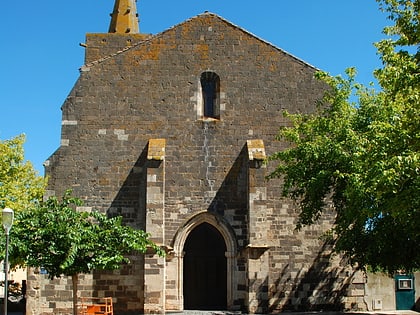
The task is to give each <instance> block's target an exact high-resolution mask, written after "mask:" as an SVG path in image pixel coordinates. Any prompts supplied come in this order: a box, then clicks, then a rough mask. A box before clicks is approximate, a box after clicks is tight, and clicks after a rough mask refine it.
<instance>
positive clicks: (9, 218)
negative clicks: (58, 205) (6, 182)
mask: <svg viewBox="0 0 420 315" xmlns="http://www.w3.org/2000/svg"><path fill="white" fill-rule="evenodd" d="M13 216H14V213H13V210H12V209H10V208H4V209H3V211H2V221H3V228H4V232H5V233H6V257H5V258H4V313H3V314H4V315H7V295H8V294H7V293H8V292H7V291H8V289H9V288H8V283H7V274H8V272H9V271H8V267H9V232H10V229H11V228H12V225H13Z"/></svg>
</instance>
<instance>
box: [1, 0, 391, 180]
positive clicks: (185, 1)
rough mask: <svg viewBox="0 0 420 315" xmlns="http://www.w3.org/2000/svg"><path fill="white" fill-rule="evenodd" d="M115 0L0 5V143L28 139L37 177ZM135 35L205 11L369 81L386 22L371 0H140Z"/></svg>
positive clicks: (377, 64)
mask: <svg viewBox="0 0 420 315" xmlns="http://www.w3.org/2000/svg"><path fill="white" fill-rule="evenodd" d="M113 4H114V0H72V1H56V0H55V1H53V0H42V1H29V0H24V1H14V0H10V1H6V0H5V1H3V5H2V12H3V14H2V24H3V31H2V43H1V45H0V47H1V50H0V57H1V58H0V67H1V75H0V113H1V116H0V117H1V120H0V139H1V140H5V139H10V138H11V137H14V136H16V135H19V134H21V133H25V134H26V144H25V157H26V159H28V160H30V161H31V162H32V163H33V164H34V166H35V168H36V169H37V170H38V171H39V173H40V174H43V173H44V168H43V166H42V163H43V162H44V161H45V160H46V159H47V158H48V157H49V156H50V155H51V154H52V153H53V152H54V151H55V150H56V149H57V148H58V147H59V143H60V128H61V110H60V107H61V105H62V104H63V102H64V100H65V98H66V97H67V95H68V93H69V92H70V90H71V88H72V87H73V85H74V83H75V82H76V80H77V78H78V75H79V71H78V69H79V68H80V66H81V65H82V64H83V58H84V49H83V48H82V47H80V46H79V43H83V42H84V41H85V34H86V33H106V32H107V31H108V26H109V22H110V16H109V13H111V11H112V9H113ZM137 9H138V11H139V14H140V19H141V20H140V31H141V32H142V33H151V34H156V33H160V32H162V31H164V30H165V29H167V28H169V27H171V26H174V25H176V24H178V23H180V22H182V21H184V20H186V19H188V18H190V17H193V16H195V15H198V14H200V13H203V12H204V11H210V12H213V13H216V14H218V15H220V16H222V17H223V18H225V19H227V20H229V21H230V22H232V23H234V24H236V25H238V26H240V27H241V28H243V29H245V30H247V31H249V32H251V33H253V34H254V35H256V36H258V37H260V38H262V39H264V40H266V41H268V42H270V43H272V44H274V45H276V46H277V47H279V48H281V49H283V50H286V51H287V52H289V53H291V54H293V55H294V56H296V57H298V58H300V59H302V60H304V61H306V62H308V63H310V64H312V65H313V66H315V67H317V68H319V69H321V70H324V71H327V72H329V73H331V74H333V75H337V74H342V73H344V70H345V69H346V68H347V67H352V66H355V67H357V69H358V73H359V75H358V80H359V81H360V82H362V83H365V84H367V83H369V82H371V81H373V76H372V71H373V70H374V69H376V68H378V67H380V61H379V58H378V56H377V55H376V50H375V48H374V47H373V43H374V42H376V41H378V40H380V39H382V38H384V35H383V34H382V29H383V27H384V26H385V25H388V24H390V22H389V21H388V20H387V19H386V15H385V14H384V13H382V12H380V11H379V6H378V4H377V2H376V1H375V0H351V1H347V0H260V1H255V0H253V1H251V0H241V1H239V0H179V1H173V0H139V1H138V2H137Z"/></svg>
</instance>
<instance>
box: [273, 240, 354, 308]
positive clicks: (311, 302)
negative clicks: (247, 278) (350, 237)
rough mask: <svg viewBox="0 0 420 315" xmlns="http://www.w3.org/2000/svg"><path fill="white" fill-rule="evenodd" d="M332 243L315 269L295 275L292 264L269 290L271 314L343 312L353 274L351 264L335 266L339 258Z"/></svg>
mask: <svg viewBox="0 0 420 315" xmlns="http://www.w3.org/2000/svg"><path fill="white" fill-rule="evenodd" d="M331 247H332V246H331V244H329V243H324V244H323V246H322V247H321V249H320V250H319V252H318V254H317V256H316V258H315V260H314V261H313V263H312V265H311V267H310V268H309V269H308V270H307V271H304V270H301V271H299V272H298V273H297V274H296V276H295V277H292V276H291V270H292V269H294V268H293V266H292V264H294V263H293V262H290V263H289V264H287V265H286V266H285V267H284V268H283V270H282V271H281V273H280V275H279V277H278V279H277V280H276V281H275V282H274V284H273V286H272V287H271V288H269V291H270V292H269V296H270V297H271V301H272V302H271V305H270V309H269V311H270V312H279V311H343V310H344V301H343V297H344V296H345V295H346V292H347V291H348V289H349V285H350V283H351V281H350V279H351V277H352V275H353V274H348V273H349V269H348V268H347V261H346V260H345V259H341V260H340V261H339V263H338V266H331V261H332V260H333V259H334V258H338V257H336V256H335V255H334V254H332V253H331Z"/></svg>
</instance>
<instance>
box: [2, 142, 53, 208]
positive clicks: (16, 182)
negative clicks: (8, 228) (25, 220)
mask: <svg viewBox="0 0 420 315" xmlns="http://www.w3.org/2000/svg"><path fill="white" fill-rule="evenodd" d="M24 142H25V136H24V135H20V136H17V137H15V138H12V139H10V140H0V209H3V208H5V207H9V208H12V209H13V210H14V211H21V210H23V209H26V208H28V207H31V206H32V205H33V204H34V203H36V202H38V201H40V200H41V199H42V196H43V194H44V189H45V184H46V180H45V179H44V178H43V177H42V176H39V175H38V174H37V172H36V171H35V170H34V168H33V166H32V164H31V163H30V162H29V161H25V160H24V149H23V144H24Z"/></svg>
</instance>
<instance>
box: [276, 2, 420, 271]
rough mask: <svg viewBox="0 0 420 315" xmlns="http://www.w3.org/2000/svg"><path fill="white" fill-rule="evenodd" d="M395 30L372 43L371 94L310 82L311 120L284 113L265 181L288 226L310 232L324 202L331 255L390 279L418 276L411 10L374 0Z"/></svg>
mask: <svg viewBox="0 0 420 315" xmlns="http://www.w3.org/2000/svg"><path fill="white" fill-rule="evenodd" d="M378 2H379V3H380V6H381V9H382V10H384V11H386V12H388V14H389V18H390V20H392V21H393V22H394V25H393V26H391V27H387V28H385V29H384V33H385V34H386V35H387V36H388V37H387V39H385V40H382V41H380V42H379V43H376V47H377V49H378V54H379V56H380V58H381V60H382V62H383V67H382V68H381V69H378V70H376V71H375V73H374V75H375V77H376V78H377V80H378V82H379V85H380V87H381V89H380V91H376V90H375V89H373V88H372V87H365V86H363V85H361V84H359V83H357V82H355V70H354V69H348V70H347V71H346V74H347V76H346V78H342V77H340V76H338V77H331V76H329V75H327V74H325V73H318V77H319V78H320V79H322V80H324V81H325V82H326V83H327V84H328V86H329V89H328V91H327V92H326V94H325V97H324V99H323V101H322V102H320V106H319V110H318V112H317V113H315V114H313V115H304V114H288V113H286V115H287V116H288V117H289V118H290V121H291V126H290V127H287V128H283V129H281V130H280V132H279V135H278V139H280V140H284V141H287V142H289V143H290V144H291V146H290V148H289V149H287V150H285V151H282V152H276V153H275V154H273V155H272V156H271V157H270V159H271V160H275V161H277V162H278V163H279V164H278V166H277V167H276V169H275V170H274V171H273V172H272V173H271V174H270V176H269V177H270V178H273V177H282V178H284V189H283V194H284V195H286V196H290V197H292V198H293V199H295V200H296V201H297V202H298V204H299V208H300V215H299V220H298V223H297V227H298V228H301V227H302V226H304V225H309V224H313V223H315V222H316V221H317V219H319V217H320V216H321V215H322V213H323V211H325V209H326V208H327V207H328V204H329V203H331V205H332V206H333V208H334V209H335V211H336V215H337V216H336V224H335V226H334V227H333V228H332V229H331V231H330V233H329V235H330V236H331V237H332V238H333V239H334V240H335V249H336V251H337V252H342V253H344V254H346V255H347V257H349V259H350V261H351V262H353V263H357V264H358V266H360V267H366V266H370V267H372V268H373V270H378V269H380V270H383V271H387V272H389V273H392V272H394V271H396V270H406V271H411V270H414V269H419V268H420V251H419V250H418V249H419V248H420V229H419V226H420V163H419V160H420V153H419V148H420V118H419V117H420V115H419V114H420V113H419V109H420V66H419V65H420V50H419V43H420V23H419V19H420V12H419V10H420V2H419V1H418V0H417V1H407V0H380V1H378Z"/></svg>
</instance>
